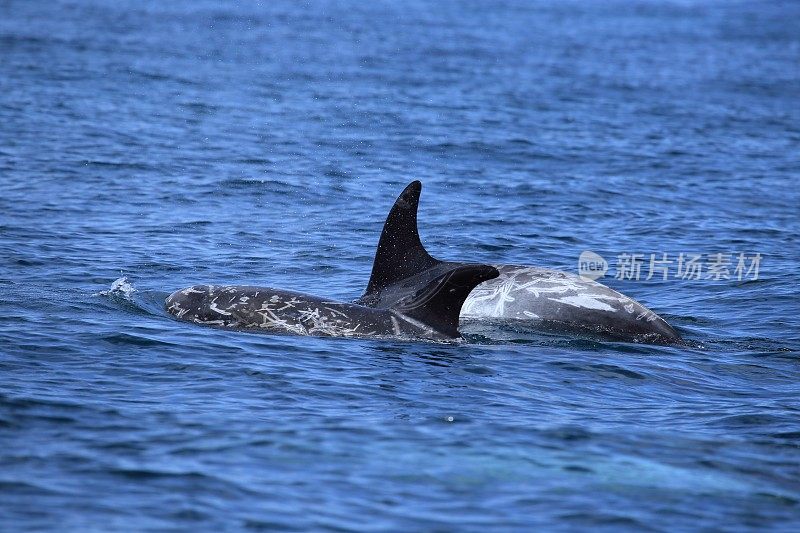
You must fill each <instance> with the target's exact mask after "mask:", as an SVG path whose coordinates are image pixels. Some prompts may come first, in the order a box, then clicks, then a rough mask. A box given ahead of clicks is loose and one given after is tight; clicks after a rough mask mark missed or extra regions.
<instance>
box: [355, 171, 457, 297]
mask: <svg viewBox="0 0 800 533" xmlns="http://www.w3.org/2000/svg"><path fill="white" fill-rule="evenodd" d="M421 191H422V183H420V182H419V181H413V182H411V183H410V184H409V185H408V187H406V188H405V189H404V190H403V192H402V193H400V196H398V197H397V200H396V201H395V203H394V205H393V206H392V210H391V211H389V216H388V217H386V223H385V224H384V225H383V232H381V240H380V241H378V249H377V251H376V252H375V261H374V262H373V263H372V275H371V276H370V278H369V284H368V285H367V291H366V293H365V295H366V294H373V293H376V292H380V291H381V290H383V289H384V288H385V287H386V286H387V285H391V284H393V283H396V282H398V281H400V280H403V279H406V278H409V277H411V276H413V275H415V274H419V273H420V272H422V271H424V270H427V269H429V268H432V267H434V266H436V265H438V264H439V263H441V261H439V260H438V259H434V258H433V257H431V255H430V254H429V253H428V252H427V250H425V247H424V246H422V241H420V239H419V231H418V230H417V208H418V207H419V194H420V192H421Z"/></svg>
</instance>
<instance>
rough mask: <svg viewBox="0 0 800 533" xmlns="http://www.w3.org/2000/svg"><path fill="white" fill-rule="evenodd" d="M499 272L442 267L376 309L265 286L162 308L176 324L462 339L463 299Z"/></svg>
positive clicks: (211, 293) (176, 296) (183, 293)
mask: <svg viewBox="0 0 800 533" xmlns="http://www.w3.org/2000/svg"><path fill="white" fill-rule="evenodd" d="M404 257H405V256H404ZM398 260H400V259H399V258H398ZM497 274H498V273H497V269H496V268H494V267H492V266H489V265H476V264H459V265H455V266H454V267H453V268H448V269H440V270H438V271H437V272H436V275H432V276H425V277H424V278H420V279H421V280H422V281H421V283H420V284H418V285H417V286H416V287H410V286H408V289H409V290H408V291H406V293H405V295H404V296H403V297H402V298H399V299H397V300H396V301H395V302H393V303H392V305H389V306H385V307H382V308H379V309H377V308H372V307H366V306H363V305H358V304H353V303H346V302H336V301H332V300H329V299H326V298H321V297H318V296H312V295H308V294H303V293H299V292H292V291H286V290H281V289H272V288H269V287H248V286H215V285H195V286H193V287H189V288H186V289H182V290H179V291H176V292H174V293H173V294H171V295H170V296H169V297H168V298H167V300H166V308H167V311H168V312H169V313H171V314H172V315H174V316H175V317H176V318H178V319H179V320H185V321H189V322H194V323H197V324H204V325H207V326H216V327H220V328H231V329H238V330H245V331H254V332H264V333H293V334H297V335H320V336H336V337H373V336H400V337H417V338H424V339H429V340H437V341H442V340H451V339H458V338H461V335H460V333H459V332H458V320H459V313H460V311H461V306H462V305H463V304H464V300H466V298H467V296H468V295H469V292H470V291H471V290H472V289H473V288H475V287H476V286H477V285H478V284H480V283H482V282H484V281H486V280H489V279H491V278H493V277H496V276H497Z"/></svg>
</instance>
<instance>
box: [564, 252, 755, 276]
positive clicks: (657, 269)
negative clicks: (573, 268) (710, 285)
mask: <svg viewBox="0 0 800 533" xmlns="http://www.w3.org/2000/svg"><path fill="white" fill-rule="evenodd" d="M615 259H616V261H615V263H614V267H615V268H614V270H613V272H611V273H609V263H608V261H606V260H605V259H604V258H603V257H602V256H601V255H599V254H596V253H594V252H592V251H590V250H586V251H584V252H583V253H581V255H580V257H579V258H578V274H579V275H580V277H581V278H583V279H585V280H596V279H599V278H602V277H603V276H605V275H606V274H607V273H609V275H612V274H613V277H614V279H620V280H635V281H640V280H650V279H654V278H655V279H657V280H663V281H666V280H668V279H684V280H712V281H721V280H737V281H745V280H757V279H758V270H759V268H760V266H761V260H762V259H763V256H762V255H761V254H760V253H752V254H749V253H744V252H736V253H721V252H719V253H713V254H699V253H679V254H677V256H676V255H672V256H670V255H669V254H667V253H658V254H628V253H623V254H619V255H617V256H616V258H615Z"/></svg>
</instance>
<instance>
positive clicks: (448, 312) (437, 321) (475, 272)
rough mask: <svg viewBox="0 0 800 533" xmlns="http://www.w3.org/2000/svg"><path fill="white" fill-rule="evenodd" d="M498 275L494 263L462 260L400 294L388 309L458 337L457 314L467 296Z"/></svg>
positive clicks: (445, 333)
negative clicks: (412, 290)
mask: <svg viewBox="0 0 800 533" xmlns="http://www.w3.org/2000/svg"><path fill="white" fill-rule="evenodd" d="M499 275H500V273H499V272H498V270H497V269H496V268H495V267H493V266H489V265H478V264H474V265H473V264H462V265H459V266H456V267H453V268H452V269H451V270H448V271H447V272H446V273H444V274H442V275H441V276H439V277H437V278H436V279H434V280H433V281H431V282H430V283H428V284H427V285H426V286H425V287H423V288H422V289H420V290H418V291H416V292H415V293H414V294H412V295H410V296H406V297H405V298H402V299H401V300H400V301H398V302H397V303H396V304H394V305H392V306H391V307H390V309H391V310H393V311H395V312H397V313H400V314H401V315H403V316H406V317H408V318H411V319H413V320H418V321H420V322H422V323H423V324H425V325H426V326H429V327H431V328H433V329H434V330H436V331H438V332H440V333H443V334H444V335H447V336H449V337H454V338H458V337H461V334H460V333H459V332H458V315H459V314H460V313H461V306H462V305H464V301H465V300H466V299H467V296H469V293H470V292H472V289H474V288H475V287H477V286H478V285H479V284H481V283H483V282H484V281H487V280H490V279H494V278H496V277H497V276H499Z"/></svg>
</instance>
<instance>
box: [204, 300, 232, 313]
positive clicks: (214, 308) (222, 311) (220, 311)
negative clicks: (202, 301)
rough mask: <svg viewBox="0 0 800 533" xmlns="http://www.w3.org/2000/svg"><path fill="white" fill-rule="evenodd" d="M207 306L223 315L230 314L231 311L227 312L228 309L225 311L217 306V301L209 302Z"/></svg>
mask: <svg viewBox="0 0 800 533" xmlns="http://www.w3.org/2000/svg"><path fill="white" fill-rule="evenodd" d="M208 308H209V309H211V310H212V311H214V312H215V313H219V314H221V315H225V316H231V313H229V312H228V311H225V310H224V309H220V308H219V307H217V302H211V305H209V306H208Z"/></svg>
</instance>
